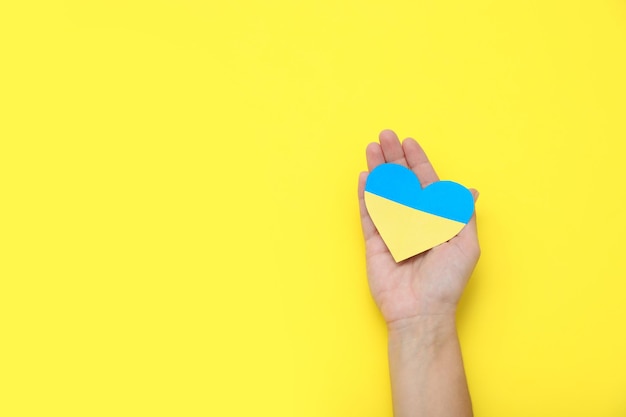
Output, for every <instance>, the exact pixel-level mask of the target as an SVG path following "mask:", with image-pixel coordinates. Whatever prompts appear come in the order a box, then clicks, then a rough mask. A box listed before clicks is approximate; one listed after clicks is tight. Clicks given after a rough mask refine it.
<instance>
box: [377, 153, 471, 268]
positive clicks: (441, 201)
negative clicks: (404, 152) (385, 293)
mask: <svg viewBox="0 0 626 417" xmlns="http://www.w3.org/2000/svg"><path fill="white" fill-rule="evenodd" d="M365 205H366V207H367V211H368V212H369V214H370V217H371V218H372V221H373V222H374V225H375V226H376V228H377V229H378V232H379V233H380V236H381V237H382V238H383V240H384V241H385V244H386V245H387V248H389V252H391V255H392V256H393V259H394V260H395V261H396V262H400V261H402V260H404V259H407V258H410V257H411V256H413V255H417V254H418V253H422V252H424V251H426V250H428V249H430V248H433V247H435V246H437V245H439V244H441V243H444V242H447V241H448V240H450V239H452V238H453V237H454V236H456V235H457V234H458V233H459V232H460V231H461V229H463V227H464V226H465V225H466V224H467V222H469V220H470V218H471V217H472V213H473V212H474V198H473V196H472V193H471V192H470V191H469V190H468V189H467V188H465V187H463V186H462V185H461V184H457V183H456V182H452V181H438V182H434V183H432V184H430V185H429V186H427V187H426V188H424V189H422V187H421V186H420V182H419V179H418V178H417V176H416V175H415V174H414V173H413V171H411V170H410V169H408V168H405V167H403V166H402V165H397V164H382V165H379V166H378V167H376V168H375V169H374V170H372V172H370V174H369V175H368V177H367V183H366V184H365Z"/></svg>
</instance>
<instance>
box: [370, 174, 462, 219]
mask: <svg viewBox="0 0 626 417" xmlns="http://www.w3.org/2000/svg"><path fill="white" fill-rule="evenodd" d="M365 191H367V192H370V193H372V194H376V195H378V196H380V197H383V198H386V199H388V200H391V201H394V202H396V203H398V204H402V205H405V206H408V207H411V208H414V209H416V210H420V211H424V212H426V213H430V214H433V215H435V216H440V217H444V218H446V219H450V220H455V221H458V222H462V223H467V222H468V221H469V219H470V218H471V217H472V213H473V212H474V198H473V196H472V193H471V192H470V191H469V190H468V189H467V188H465V187H464V186H462V185H461V184H458V183H456V182H452V181H438V182H434V183H432V184H430V185H428V186H427V187H426V188H424V189H422V187H421V185H420V182H419V179H418V178H417V176H416V175H415V174H414V173H413V171H411V170H410V169H408V168H405V167H403V166H402V165H398V164H391V163H387V164H382V165H379V166H378V167H376V168H375V169H374V170H372V172H370V174H369V175H368V177H367V183H366V184H365Z"/></svg>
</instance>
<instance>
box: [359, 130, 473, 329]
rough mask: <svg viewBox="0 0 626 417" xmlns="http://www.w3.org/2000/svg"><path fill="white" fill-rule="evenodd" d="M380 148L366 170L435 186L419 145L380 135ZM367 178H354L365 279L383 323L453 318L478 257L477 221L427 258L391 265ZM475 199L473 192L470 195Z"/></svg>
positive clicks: (371, 152) (371, 153)
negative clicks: (407, 173)
mask: <svg viewBox="0 0 626 417" xmlns="http://www.w3.org/2000/svg"><path fill="white" fill-rule="evenodd" d="M379 141H380V143H371V144H370V145H369V146H368V147H367V150H366V156H367V165H368V169H369V170H370V171H372V170H373V169H374V168H376V167H377V166H378V165H380V164H383V163H385V162H392V163H395V164H400V165H403V166H405V167H408V168H410V169H411V170H412V171H413V172H414V173H415V174H416V175H417V177H418V178H419V181H420V184H421V186H422V188H424V187H426V186H427V185H429V184H431V183H433V182H436V181H439V178H438V177H437V174H436V173H435V170H434V169H433V167H432V165H431V163H430V162H429V160H428V158H427V156H426V154H425V153H424V151H423V150H422V148H421V147H420V145H419V144H418V143H417V142H416V141H415V140H413V139H411V138H407V139H405V140H404V141H403V143H400V141H399V139H398V136H397V135H396V134H395V133H394V132H392V131H390V130H385V131H382V132H381V133H380V136H379ZM367 175H368V173H367V172H363V173H361V175H360V176H359V205H360V211H361V225H362V227H363V236H364V238H365V249H366V257H367V275H368V280H369V285H370V290H371V292H372V296H373V297H374V300H375V301H376V304H377V305H378V307H379V309H380V311H381V312H382V314H383V317H384V318H385V320H386V321H387V323H401V322H402V321H404V320H406V319H411V318H414V317H419V316H430V315H441V314H449V313H454V311H455V310H456V305H457V303H458V301H459V299H460V297H461V294H462V292H463V289H464V288H465V285H466V284H467V281H468V279H469V277H470V275H471V274H472V271H473V270H474V267H475V266H476V262H477V261H478V258H479V256H480V246H479V244H478V238H477V233H476V215H475V214H474V215H473V216H472V218H471V220H470V221H469V223H468V224H467V225H466V226H465V227H464V228H463V230H461V232H460V233H459V234H458V235H457V236H455V237H454V238H452V239H450V240H449V241H448V242H445V243H442V244H441V245H439V246H436V247H434V248H432V249H430V250H428V251H426V252H423V253H421V254H419V255H416V256H413V257H411V258H409V259H407V260H404V261H402V262H400V263H396V262H395V261H394V260H393V257H392V256H391V253H390V252H389V250H388V249H387V246H386V245H385V243H384V242H383V240H382V238H381V237H380V234H378V231H377V230H376V227H375V226H374V223H372V219H371V218H370V216H369V214H368V212H367V208H366V207H365V201H364V189H365V182H366V180H367ZM471 191H472V194H473V195H474V199H476V198H477V197H478V192H477V191H476V190H471Z"/></svg>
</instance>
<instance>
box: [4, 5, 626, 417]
mask: <svg viewBox="0 0 626 417" xmlns="http://www.w3.org/2000/svg"><path fill="white" fill-rule="evenodd" d="M624 74H626V3H624V1H622V0H603V1H579V0H574V1H571V0H570V1H565V0H562V1H550V2H549V1H539V0H533V1H520V2H496V1H487V0H478V1H472V2H465V1H454V2H453V1H438V2H434V1H385V2H383V1H379V2H373V1H339V2H338V1H332V0H320V1H316V2H313V1H311V2H297V1H291V2H290V1H280V0H266V1H247V0H241V1H235V2H228V1H214V0H209V1H204V2H201V1H197V0H176V1H175V0H156V1H141V0H132V1H122V0H114V1H112V0H106V1H105V0H95V1H69V0H68V1H56V2H48V1H36V0H35V1H3V2H2V3H1V4H0V212H1V214H0V415H2V416H161V415H163V416H253V415H254V416H256V415H262V416H391V405H390V393H389V380H388V374H387V371H388V370H387V358H386V339H385V338H386V334H385V328H384V324H383V322H382V320H381V318H380V316H379V314H378V312H377V310H376V308H375V306H374V305H373V303H372V301H371V299H370V296H369V292H368V288H367V284H366V279H365V269H364V251H363V247H362V241H361V236H360V226H359V223H358V216H357V213H358V210H357V200H356V181H357V175H358V172H359V171H360V170H363V169H364V168H365V160H364V148H365V146H366V144H367V143H368V142H370V141H372V140H375V139H376V136H377V133H378V131H379V130H381V129H383V128H393V129H396V130H397V132H398V133H399V134H400V135H402V136H409V135H410V136H414V137H416V138H417V139H418V140H420V142H421V143H422V145H423V146H424V148H425V149H426V151H427V152H428V154H429V156H430V157H431V159H432V161H433V163H434V165H435V167H436V168H437V169H438V171H439V174H440V176H441V177H442V178H445V179H451V180H455V181H458V182H461V183H463V184H465V185H466V186H468V187H476V188H478V189H479V190H480V192H481V197H480V200H479V201H478V205H477V210H478V215H479V227H480V238H481V242H482V248H483V256H482V259H481V261H480V263H479V266H478V268H477V270H476V272H475V274H474V276H473V278H472V280H471V281H470V284H469V287H468V288H467V290H466V293H465V295H464V298H463V300H462V303H461V306H460V311H459V331H460V336H461V342H462V346H463V349H464V356H465V361H466V367H467V373H468V379H469V384H470V389H471V393H472V396H473V401H474V408H475V413H476V415H477V416H481V417H482V416H484V417H491V416H493V417H499V416H507V417H517V416H520V417H522V416H524V417H526V416H535V417H543V416H545V417H554V416H567V417H575V416H599V417H623V416H626V335H625V327H626V324H625V322H626V303H625V296H626V264H625V262H626V261H625V259H626V256H625V254H624V249H625V246H624V236H626V218H625V213H624V204H625V202H626V191H625V189H626V187H624V180H625V179H626V172H625V162H624V158H625V156H626V152H625V151H626V145H625V143H626V141H625V139H626V117H625V115H626V77H625V76H624Z"/></svg>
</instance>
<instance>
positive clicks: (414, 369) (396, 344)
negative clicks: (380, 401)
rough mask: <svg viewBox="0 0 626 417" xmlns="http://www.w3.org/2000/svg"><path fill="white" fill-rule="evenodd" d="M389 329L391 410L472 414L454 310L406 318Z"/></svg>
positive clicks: (419, 416)
mask: <svg viewBox="0 0 626 417" xmlns="http://www.w3.org/2000/svg"><path fill="white" fill-rule="evenodd" d="M388 329H389V369H390V373H391V389H392V394H393V409H394V416H395V417H470V416H472V415H473V414H472V405H471V401H470V396H469V392H468V389H467V381H466V378H465V371H464V369H463V359H462V356H461V348H460V345H459V339H458V335H457V330H456V322H455V318H454V315H453V314H450V315H442V316H427V317H419V318H412V319H407V320H403V321H398V322H394V323H391V324H389V326H388Z"/></svg>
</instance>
